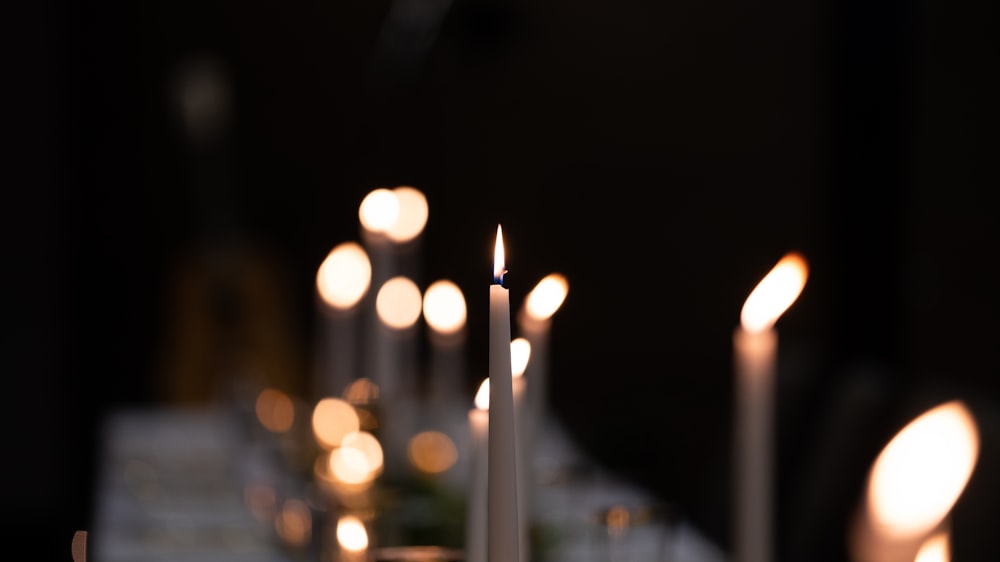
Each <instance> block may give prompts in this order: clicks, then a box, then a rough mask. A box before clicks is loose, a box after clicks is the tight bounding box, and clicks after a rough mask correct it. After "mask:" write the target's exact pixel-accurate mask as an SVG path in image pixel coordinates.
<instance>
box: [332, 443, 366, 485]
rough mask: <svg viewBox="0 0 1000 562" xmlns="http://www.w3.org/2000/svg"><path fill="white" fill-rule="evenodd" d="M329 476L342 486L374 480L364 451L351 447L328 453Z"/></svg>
mask: <svg viewBox="0 0 1000 562" xmlns="http://www.w3.org/2000/svg"><path fill="white" fill-rule="evenodd" d="M329 468H330V474H331V475H333V477H334V478H335V479H336V480H337V481H338V482H341V483H343V484H351V485H357V484H365V483H368V482H371V481H372V480H374V479H375V473H374V472H373V471H372V467H371V465H370V464H369V463H368V457H367V456H366V455H365V453H364V451H362V450H360V449H355V448H353V447H340V448H338V449H334V450H333V451H331V452H330V458H329Z"/></svg>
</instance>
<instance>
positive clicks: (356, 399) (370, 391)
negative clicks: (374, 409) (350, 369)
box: [344, 377, 378, 404]
mask: <svg viewBox="0 0 1000 562" xmlns="http://www.w3.org/2000/svg"><path fill="white" fill-rule="evenodd" d="M344 400H347V401H348V402H350V403H351V404H369V403H371V402H375V401H376V400H378V385H377V384H375V383H374V382H373V381H372V380H371V379H369V378H367V377H358V378H357V379H354V381H353V382H351V384H349V385H348V386H347V388H346V389H345V390H344Z"/></svg>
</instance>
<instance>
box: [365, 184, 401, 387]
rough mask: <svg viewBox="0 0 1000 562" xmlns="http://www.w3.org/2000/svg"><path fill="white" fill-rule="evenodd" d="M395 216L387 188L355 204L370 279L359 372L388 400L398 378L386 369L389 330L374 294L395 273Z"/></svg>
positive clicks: (395, 205) (395, 202) (396, 211)
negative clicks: (391, 233) (391, 234)
mask: <svg viewBox="0 0 1000 562" xmlns="http://www.w3.org/2000/svg"><path fill="white" fill-rule="evenodd" d="M398 218H399V199H398V198H397V197H396V194H395V193H394V192H393V191H392V190H390V189H387V188H384V187H380V188H377V189H373V190H372V191H370V192H369V193H368V194H367V195H366V196H365V198H364V199H363V200H362V201H361V205H360V206H359V208H358V219H359V221H360V223H361V240H362V242H363V244H364V247H365V249H366V250H367V252H368V257H369V259H370V260H371V266H372V280H371V289H372V290H371V291H369V298H368V299H366V301H365V317H364V320H365V322H366V325H365V340H364V350H365V354H364V364H363V365H362V368H363V374H364V375H365V376H366V377H368V378H369V379H371V380H372V381H373V382H374V383H375V384H377V385H378V387H379V396H380V400H382V401H383V402H390V403H391V402H392V400H393V399H395V397H396V387H397V386H398V384H399V383H398V381H397V380H395V373H394V372H388V371H387V364H391V362H389V361H388V360H387V357H391V356H392V353H393V349H394V347H393V344H392V342H391V341H390V338H389V332H388V331H387V330H386V329H385V326H384V325H382V323H381V321H380V320H379V318H378V313H377V311H376V308H375V306H376V297H377V295H378V292H379V291H381V290H382V285H383V284H384V283H385V282H386V281H388V280H389V279H390V278H392V277H394V276H395V275H396V269H397V267H396V262H395V259H394V257H395V256H394V254H393V242H392V240H391V239H390V238H389V236H388V234H387V231H388V229H389V228H391V227H392V225H394V224H395V223H396V220H397V219H398Z"/></svg>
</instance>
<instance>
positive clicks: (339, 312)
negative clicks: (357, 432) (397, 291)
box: [313, 242, 372, 400]
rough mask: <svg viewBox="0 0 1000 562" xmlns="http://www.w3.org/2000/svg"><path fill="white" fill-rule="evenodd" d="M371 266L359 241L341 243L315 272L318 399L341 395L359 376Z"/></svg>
mask: <svg viewBox="0 0 1000 562" xmlns="http://www.w3.org/2000/svg"><path fill="white" fill-rule="evenodd" d="M371 278H372V268H371V262H369V261H368V254H367V253H365V250H364V248H362V247H361V245H360V244H358V243H357V242H342V243H340V244H338V245H337V246H335V247H334V248H333V250H331V251H330V253H329V254H328V255H327V257H326V259H324V260H323V263H322V264H321V265H320V267H319V269H318V270H317V272H316V292H317V295H318V297H319V304H320V307H319V314H318V316H319V322H318V325H317V344H316V365H315V375H314V377H315V380H314V381H313V382H314V388H315V391H314V392H315V394H316V396H315V398H316V399H317V400H319V399H321V398H325V397H327V396H340V395H341V393H343V392H344V390H345V389H346V388H347V386H348V385H349V384H350V383H351V382H352V381H353V380H354V379H355V378H357V377H358V372H359V367H358V357H357V356H358V352H357V351H358V350H357V346H358V338H357V313H358V309H359V308H360V307H359V306H358V303H359V302H360V301H361V299H362V298H363V297H364V296H365V294H366V293H367V292H368V287H369V285H370V284H371Z"/></svg>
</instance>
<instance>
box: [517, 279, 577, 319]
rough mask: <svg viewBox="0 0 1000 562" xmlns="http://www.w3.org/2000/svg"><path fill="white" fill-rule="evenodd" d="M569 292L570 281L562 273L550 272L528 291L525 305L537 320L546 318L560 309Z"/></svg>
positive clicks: (530, 314)
mask: <svg viewBox="0 0 1000 562" xmlns="http://www.w3.org/2000/svg"><path fill="white" fill-rule="evenodd" d="M567 293H569V282H567V281H566V277H565V276H564V275H562V274H560V273H550V274H549V275H546V276H545V277H544V278H542V280H541V281H539V282H538V284H537V285H535V288H534V289H532V290H531V292H530V293H528V298H527V300H526V301H525V304H524V307H525V311H526V312H527V313H528V315H529V316H530V317H531V318H533V319H535V320H546V319H548V318H550V317H551V316H552V315H553V314H555V313H556V311H557V310H559V307H561V306H562V303H563V301H565V300H566V295H567Z"/></svg>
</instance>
